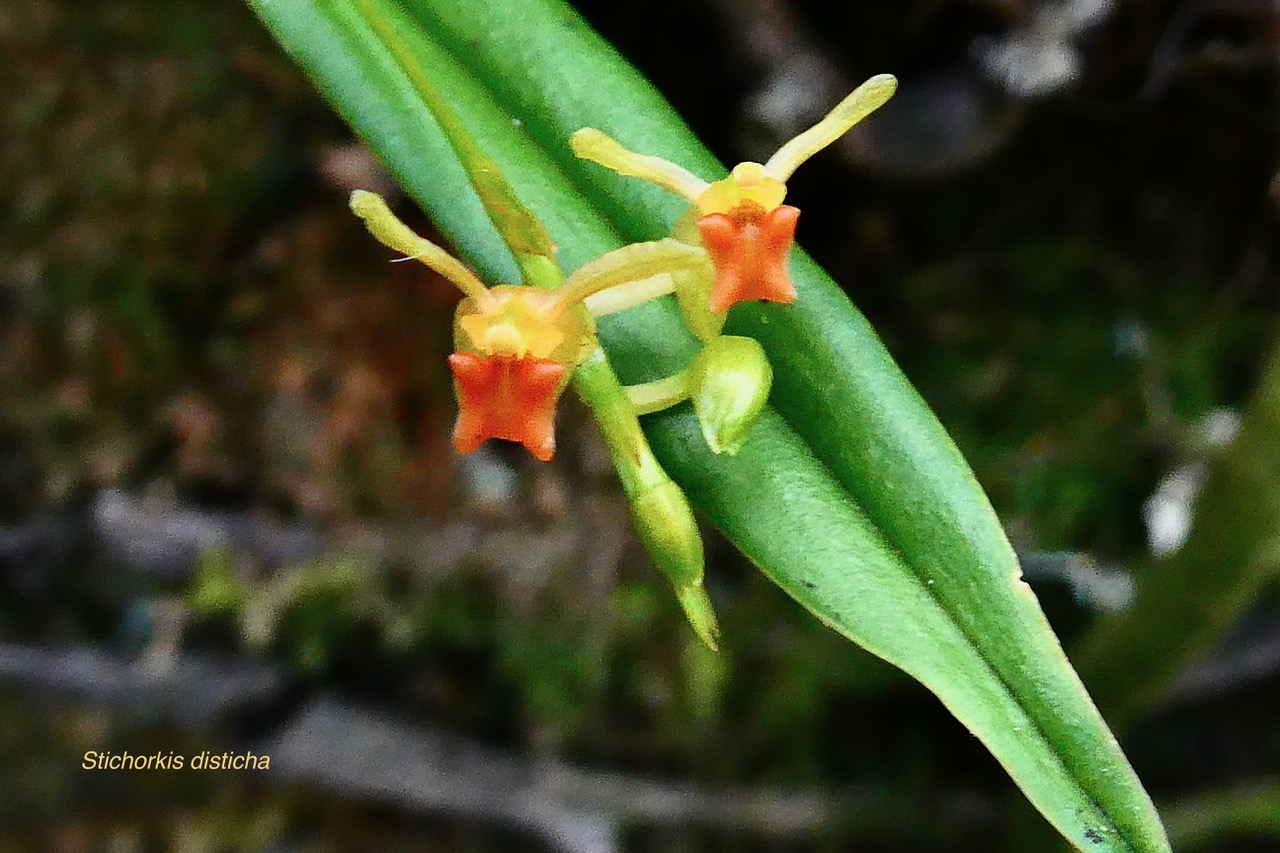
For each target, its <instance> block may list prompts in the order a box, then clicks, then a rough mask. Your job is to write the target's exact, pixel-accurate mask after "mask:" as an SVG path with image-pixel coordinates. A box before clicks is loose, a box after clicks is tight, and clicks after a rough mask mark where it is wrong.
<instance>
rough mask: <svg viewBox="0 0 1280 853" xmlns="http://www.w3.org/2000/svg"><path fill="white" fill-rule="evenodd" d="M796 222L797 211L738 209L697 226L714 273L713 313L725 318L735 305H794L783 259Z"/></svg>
mask: <svg viewBox="0 0 1280 853" xmlns="http://www.w3.org/2000/svg"><path fill="white" fill-rule="evenodd" d="M757 210H758V208H757ZM799 218H800V211H799V210H798V209H797V208H795V207H792V206H791V205H788V204H783V205H779V206H777V207H775V208H774V209H773V210H770V211H768V212H755V211H752V210H751V209H750V208H748V209H746V210H744V209H743V206H742V205H739V207H738V208H735V210H734V213H732V214H727V213H712V214H710V215H707V216H704V217H702V218H701V219H699V220H698V231H699V233H700V234H701V236H702V245H703V247H704V248H705V249H706V250H707V254H708V255H709V256H710V257H711V262H712V266H713V268H714V270H715V278H714V280H713V282H712V285H711V310H712V311H714V312H716V313H723V312H724V311H727V310H729V308H730V307H731V306H732V305H734V304H736V303H738V302H744V301H748V300H754V299H763V300H766V301H769V302H794V301H795V300H796V289H795V285H793V284H792V283H791V277H790V276H789V275H788V274H787V256H788V255H789V254H790V252H791V246H792V244H793V243H794V242H795V233H796V222H797V221H798V220H799Z"/></svg>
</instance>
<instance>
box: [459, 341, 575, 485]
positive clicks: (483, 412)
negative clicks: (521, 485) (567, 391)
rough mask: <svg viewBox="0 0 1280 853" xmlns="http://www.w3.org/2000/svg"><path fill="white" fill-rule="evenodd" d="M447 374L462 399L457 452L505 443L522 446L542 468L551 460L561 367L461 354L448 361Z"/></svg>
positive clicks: (539, 360)
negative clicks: (493, 442)
mask: <svg viewBox="0 0 1280 853" xmlns="http://www.w3.org/2000/svg"><path fill="white" fill-rule="evenodd" d="M449 368H450V369H451V370H452V371H453V378H454V381H455V387H456V389H457V393H458V422H457V424H456V425H455V426H454V430H453V445H454V447H456V448H457V449H458V450H459V451H460V452H462V453H470V452H471V451H473V450H475V449H476V448H477V447H479V446H480V445H481V444H483V443H484V442H485V441H488V440H489V439H491V438H502V439H506V440H508V441H515V442H518V443H520V444H523V445H524V446H525V447H526V448H527V449H528V450H529V452H530V453H532V454H533V456H534V458H535V459H538V460H539V461H541V462H546V461H548V460H549V459H551V457H552V456H553V455H554V454H555V450H556V438H555V417H556V401H557V400H558V399H559V396H560V390H561V380H562V379H563V378H564V372H565V367H564V365H563V364H560V363H559V362H555V361H550V360H549V359H542V358H510V357H505V356H485V355H477V354H476V353H468V352H460V353H454V354H453V355H451V356H449Z"/></svg>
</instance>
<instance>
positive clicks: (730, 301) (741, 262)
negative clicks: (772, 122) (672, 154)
mask: <svg viewBox="0 0 1280 853" xmlns="http://www.w3.org/2000/svg"><path fill="white" fill-rule="evenodd" d="M897 85H898V81H897V79H896V78H894V77H893V76H892V75H890V74H880V75H877V76H875V77H872V78H871V79H870V80H868V81H867V82H865V83H863V84H862V85H861V86H859V87H858V88H857V89H856V90H854V92H853V93H852V94H850V95H849V96H848V97H847V98H845V99H844V100H843V101H841V102H840V103H839V104H838V105H837V106H836V107H835V109H833V110H832V111H831V112H830V113H828V114H827V115H826V117H824V118H823V119H822V120H821V121H820V122H818V123H817V124H816V125H814V126H813V127H811V128H809V129H808V130H806V131H805V132H804V133H801V134H800V135H799V136H797V137H795V138H794V139H792V140H790V141H789V142H787V143H785V144H784V145H783V146H782V147H781V148H779V149H778V151H777V153H775V154H774V155H773V156H772V157H770V158H769V161H768V162H767V163H763V164H761V163H751V162H747V163H739V164H738V165H737V166H735V167H734V168H733V170H732V171H731V172H730V173H729V175H728V176H727V177H725V178H723V179H721V180H718V181H714V182H707V181H704V180H703V179H702V178H699V177H697V176H696V175H694V174H692V173H691V172H689V171H687V170H686V169H684V168H683V167H682V166H678V165H676V164H675V163H671V162H669V161H667V160H664V159H662V158H660V157H654V156H651V155H646V154H637V153H635V152H633V151H629V150H627V149H626V148H624V147H623V146H622V145H621V144H620V143H618V142H617V141H615V140H614V139H612V138H610V137H609V136H607V135H606V134H604V133H603V132H601V131H599V130H595V129H594V128H583V129H581V130H579V131H577V132H576V133H574V134H573V136H572V137H570V144H571V145H572V146H573V150H574V153H575V154H577V155H578V156H579V157H582V158H584V159H587V160H592V161H594V162H596V163H599V164H600V165H602V166H605V167H606V168H609V169H612V170H613V171H615V172H618V173H619V174H622V175H629V176H632V177H637V178H641V179H643V180H647V181H650V182H652V183H654V184H657V185H658V186H660V187H663V188H664V189H666V190H669V191H671V192H673V193H675V194H676V195H679V196H682V197H683V198H685V199H687V200H688V201H689V202H690V203H691V204H692V205H693V209H694V213H693V215H695V216H696V220H695V223H696V226H697V228H696V237H693V239H695V240H696V241H697V242H699V243H700V244H701V245H702V246H703V247H704V248H705V249H706V251H707V254H708V255H709V256H710V258H711V262H712V268H713V270H714V273H713V274H714V278H713V280H712V282H711V287H710V309H711V311H713V312H715V313H718V314H719V313H723V312H725V311H727V310H728V309H729V307H730V306H732V305H734V304H736V303H738V302H742V301H746V300H757V299H758V300H765V301H771V302H794V301H795V299H796V289H795V286H794V285H793V284H792V283H791V277H790V275H789V274H788V272H787V258H788V256H789V254H790V251H791V246H792V245H793V244H794V242H795V230H796V223H797V221H798V219H799V216H800V211H799V210H798V209H797V208H795V207H792V206H790V205H786V204H783V200H784V199H785V198H786V195H787V185H786V182H787V180H788V179H789V178H790V177H791V175H792V174H793V173H794V172H795V170H796V168H797V167H799V166H800V164H801V163H803V162H804V161H805V160H808V159H809V158H810V157H812V156H813V155H814V154H816V153H818V152H819V151H821V150H822V149H823V148H826V147H827V146H828V145H830V144H831V143H832V142H834V141H835V140H836V139H838V138H840V137H841V136H842V135H844V133H845V132H846V131H848V130H849V128H851V127H853V126H854V125H855V124H857V123H858V122H860V121H862V119H864V118H866V117H867V116H868V115H870V114H871V113H872V112H874V111H875V110H876V109H878V108H879V107H880V106H882V105H883V104H884V103H885V102H886V101H887V100H889V98H890V97H892V95H893V93H894V91H895V90H896V89H897ZM677 230H680V229H677ZM677 236H680V237H689V236H692V235H684V234H678V235H677Z"/></svg>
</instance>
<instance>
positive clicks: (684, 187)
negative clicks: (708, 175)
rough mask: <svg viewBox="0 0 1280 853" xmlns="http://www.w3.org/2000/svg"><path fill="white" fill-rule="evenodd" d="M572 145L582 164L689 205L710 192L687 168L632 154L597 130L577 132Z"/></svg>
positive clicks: (570, 139)
mask: <svg viewBox="0 0 1280 853" xmlns="http://www.w3.org/2000/svg"><path fill="white" fill-rule="evenodd" d="M569 145H570V146H572V148H573V153H574V154H575V155H577V156H578V157H581V158H582V159H583V160H590V161H591V162H593V163H599V164H600V165H601V166H604V167H605V168H606V169H612V170H613V171H615V172H617V173H618V174H619V175H628V176H630V177H633V178H640V179H641V180H645V181H649V182H650V183H653V184H657V185H658V186H660V187H662V188H663V189H665V190H667V191H668V192H672V193H675V194H676V195H678V196H683V197H684V198H686V199H688V200H689V201H694V200H695V199H697V197H698V196H699V195H701V194H702V192H703V190H705V189H706V188H707V182H706V181H704V180H702V178H699V177H698V176H697V175H695V174H693V173H692V172H690V171H688V170H687V169H685V168H684V167H682V166H677V165H676V164H675V163H672V162H669V161H667V160H663V159H662V158H661V157H654V156H651V155H649V154H637V153H635V152H634V151H630V150H628V149H627V148H624V147H623V145H622V143H621V142H618V141H617V140H616V139H614V138H613V137H611V136H609V135H608V134H606V133H604V132H603V131H599V130H596V129H595V128H594V127H584V128H582V129H581V130H577V131H574V133H573V135H572V136H570V137H569Z"/></svg>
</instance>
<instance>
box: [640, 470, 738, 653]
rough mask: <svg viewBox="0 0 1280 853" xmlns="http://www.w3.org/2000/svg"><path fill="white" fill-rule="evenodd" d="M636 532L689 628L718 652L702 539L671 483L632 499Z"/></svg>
mask: <svg viewBox="0 0 1280 853" xmlns="http://www.w3.org/2000/svg"><path fill="white" fill-rule="evenodd" d="M631 512H632V516H633V518H634V519H635V526H636V532H637V533H639V534H640V539H641V541H642V542H644V545H645V547H646V548H648V549H649V553H650V554H651V555H653V561H654V563H655V564H657V566H658V568H659V569H661V570H662V572H663V574H665V575H666V576H667V578H668V579H669V580H670V581H671V585H672V586H673V587H675V592H676V598H677V599H679V601H680V606H681V607H682V608H684V612H685V616H687V617H688V619H689V624H690V625H692V626H693V630H694V631H696V632H697V634H698V636H699V637H700V638H701V639H702V641H703V642H704V643H706V644H707V645H708V646H710V647H711V648H712V649H714V648H716V638H717V637H718V636H719V635H720V628H719V626H718V625H717V624H716V615H715V612H714V611H713V610H712V608H711V600H710V599H708V598H707V593H706V590H705V589H704V588H703V586H702V573H703V566H704V564H703V555H702V536H701V535H700V534H699V533H698V525H697V522H695V521H694V518H693V510H692V508H691V507H690V506H689V500H688V498H686V497H685V495H684V492H682V491H681V490H680V487H679V486H677V485H676V484H675V483H674V482H672V481H671V480H665V481H664V482H662V483H658V484H657V485H654V486H650V487H649V488H647V489H645V490H644V491H643V492H641V493H640V494H638V495H632V496H631Z"/></svg>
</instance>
